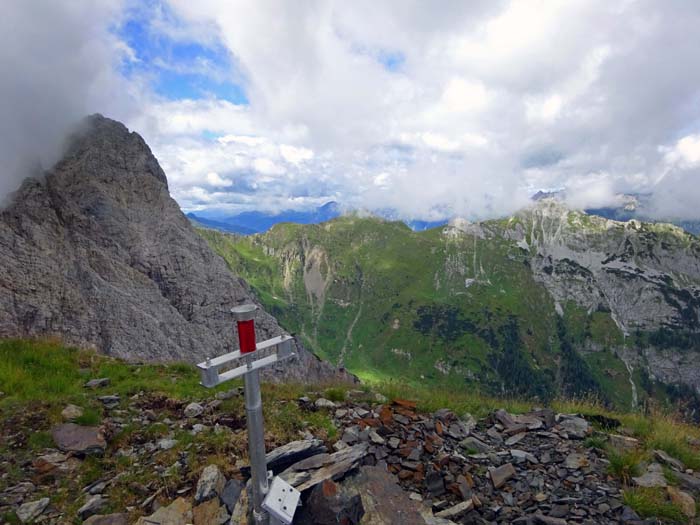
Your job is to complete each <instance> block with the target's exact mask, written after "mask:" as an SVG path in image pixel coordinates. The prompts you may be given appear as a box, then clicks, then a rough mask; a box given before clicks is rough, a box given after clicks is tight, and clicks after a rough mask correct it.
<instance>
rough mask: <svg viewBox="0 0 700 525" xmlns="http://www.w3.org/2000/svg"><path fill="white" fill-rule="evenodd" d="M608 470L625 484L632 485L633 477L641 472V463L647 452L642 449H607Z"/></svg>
mask: <svg viewBox="0 0 700 525" xmlns="http://www.w3.org/2000/svg"><path fill="white" fill-rule="evenodd" d="M607 456H608V460H609V461H610V465H609V466H608V472H609V473H610V474H611V475H613V476H615V477H616V478H617V479H619V480H620V481H621V482H622V483H623V484H625V485H630V483H631V482H632V478H633V477H635V476H639V475H640V474H641V463H642V461H643V460H644V458H645V453H644V452H642V451H641V450H629V451H618V450H615V449H613V448H608V449H607Z"/></svg>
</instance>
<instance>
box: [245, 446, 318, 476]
mask: <svg viewBox="0 0 700 525" xmlns="http://www.w3.org/2000/svg"><path fill="white" fill-rule="evenodd" d="M326 451H327V449H326V447H325V445H324V444H323V441H321V440H320V439H303V440H300V441H291V442H289V443H287V444H286V445H282V446H281V447H277V448H276V449H274V450H271V451H270V452H268V453H267V454H266V456H265V461H266V462H267V469H268V470H272V471H273V472H274V473H275V474H278V473H279V472H282V471H283V470H285V469H286V468H288V467H289V466H291V465H293V464H294V463H297V462H299V461H301V460H303V459H306V458H308V457H310V456H314V455H316V454H320V453H322V452H326ZM241 470H243V469H241Z"/></svg>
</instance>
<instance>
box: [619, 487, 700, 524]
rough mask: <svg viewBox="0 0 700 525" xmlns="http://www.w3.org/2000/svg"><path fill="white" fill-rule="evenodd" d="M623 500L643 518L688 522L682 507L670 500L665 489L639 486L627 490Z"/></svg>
mask: <svg viewBox="0 0 700 525" xmlns="http://www.w3.org/2000/svg"><path fill="white" fill-rule="evenodd" d="M623 500H624V502H625V503H626V504H627V505H629V506H630V507H632V508H633V509H634V510H635V512H637V514H639V515H640V516H641V517H642V518H650V517H655V518H665V519H668V520H671V521H672V522H673V523H687V518H686V517H685V516H684V515H683V512H682V511H681V509H680V508H679V507H678V506H677V505H674V504H673V503H671V502H670V501H668V499H667V497H666V492H665V491H664V490H663V489H654V488H642V487H639V488H635V489H630V490H626V491H625V492H624V495H623Z"/></svg>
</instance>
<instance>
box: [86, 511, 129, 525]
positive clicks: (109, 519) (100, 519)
mask: <svg viewBox="0 0 700 525" xmlns="http://www.w3.org/2000/svg"><path fill="white" fill-rule="evenodd" d="M128 524H129V522H128V521H127V520H126V514H101V515H98V514H96V515H94V516H90V517H89V518H88V519H86V520H85V521H84V522H83V525H128Z"/></svg>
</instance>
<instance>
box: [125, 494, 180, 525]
mask: <svg viewBox="0 0 700 525" xmlns="http://www.w3.org/2000/svg"><path fill="white" fill-rule="evenodd" d="M188 523H192V505H191V504H190V503H189V502H188V501H187V500H185V499H184V498H178V499H176V500H175V501H173V502H172V503H171V504H170V505H168V506H167V507H161V508H160V509H158V510H157V511H155V512H154V513H153V514H151V515H150V516H147V517H142V518H139V520H138V521H137V522H136V524H135V525H187V524H188Z"/></svg>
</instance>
